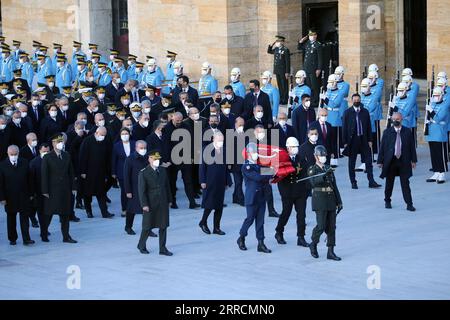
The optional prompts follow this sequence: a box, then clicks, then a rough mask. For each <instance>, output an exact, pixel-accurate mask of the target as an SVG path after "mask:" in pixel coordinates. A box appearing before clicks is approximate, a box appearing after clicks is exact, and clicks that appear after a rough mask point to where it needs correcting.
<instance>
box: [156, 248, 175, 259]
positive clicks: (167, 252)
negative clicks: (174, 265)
mask: <svg viewBox="0 0 450 320" xmlns="http://www.w3.org/2000/svg"><path fill="white" fill-rule="evenodd" d="M159 254H160V255H162V256H168V257H171V256H173V253H172V252H170V251H169V250H167V248H164V249H163V250H160V251H159Z"/></svg>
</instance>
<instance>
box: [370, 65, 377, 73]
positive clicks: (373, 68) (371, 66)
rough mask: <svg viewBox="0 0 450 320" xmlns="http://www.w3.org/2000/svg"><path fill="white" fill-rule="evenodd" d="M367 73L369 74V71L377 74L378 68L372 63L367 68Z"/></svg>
mask: <svg viewBox="0 0 450 320" xmlns="http://www.w3.org/2000/svg"><path fill="white" fill-rule="evenodd" d="M368 71H369V72H371V71H376V72H378V66H377V65H376V64H375V63H372V64H371V65H370V66H369V68H368Z"/></svg>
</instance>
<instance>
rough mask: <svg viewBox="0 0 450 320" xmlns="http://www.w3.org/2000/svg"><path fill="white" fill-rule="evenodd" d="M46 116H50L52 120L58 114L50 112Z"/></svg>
mask: <svg viewBox="0 0 450 320" xmlns="http://www.w3.org/2000/svg"><path fill="white" fill-rule="evenodd" d="M48 114H49V115H50V117H52V118H54V117H56V115H57V114H58V111H50V112H49V113H48Z"/></svg>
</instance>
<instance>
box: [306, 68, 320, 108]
mask: <svg viewBox="0 0 450 320" xmlns="http://www.w3.org/2000/svg"><path fill="white" fill-rule="evenodd" d="M305 82H306V84H307V85H308V86H309V87H310V88H311V106H312V107H313V108H317V107H318V106H319V93H320V92H319V91H320V78H317V77H316V72H315V71H313V72H311V73H310V72H307V73H306V79H305Z"/></svg>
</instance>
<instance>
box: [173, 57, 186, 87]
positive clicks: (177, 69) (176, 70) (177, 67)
mask: <svg viewBox="0 0 450 320" xmlns="http://www.w3.org/2000/svg"><path fill="white" fill-rule="evenodd" d="M173 74H174V76H173V79H172V83H171V84H170V90H173V89H175V88H176V87H177V84H178V79H179V78H180V77H181V76H182V75H183V74H184V66H183V64H182V63H181V61H176V62H175V63H174V64H173Z"/></svg>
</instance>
